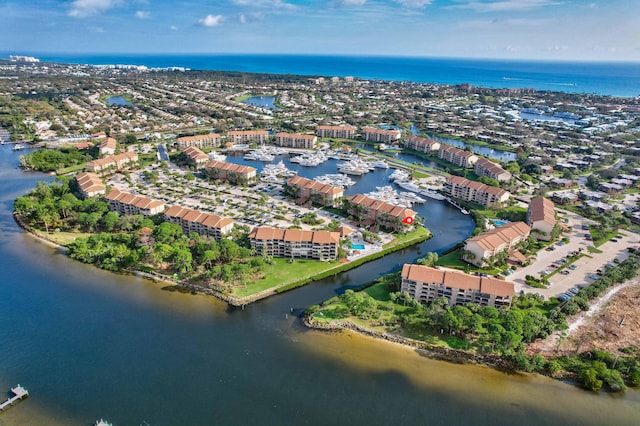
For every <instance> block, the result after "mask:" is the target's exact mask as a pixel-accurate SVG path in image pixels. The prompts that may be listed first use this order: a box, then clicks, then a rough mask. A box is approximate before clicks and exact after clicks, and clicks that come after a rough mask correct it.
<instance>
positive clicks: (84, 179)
mask: <svg viewBox="0 0 640 426" xmlns="http://www.w3.org/2000/svg"><path fill="white" fill-rule="evenodd" d="M76 182H78V190H79V191H80V194H81V195H82V198H89V197H95V196H96V195H100V194H104V193H105V192H106V190H107V187H106V185H105V184H104V183H103V182H102V179H101V178H100V176H98V175H97V174H96V173H90V172H82V173H78V174H77V175H76Z"/></svg>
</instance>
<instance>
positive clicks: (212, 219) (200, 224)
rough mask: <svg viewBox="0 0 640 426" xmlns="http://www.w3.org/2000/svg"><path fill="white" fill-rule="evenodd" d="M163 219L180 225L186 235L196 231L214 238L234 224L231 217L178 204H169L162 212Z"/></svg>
mask: <svg viewBox="0 0 640 426" xmlns="http://www.w3.org/2000/svg"><path fill="white" fill-rule="evenodd" d="M164 220H165V221H166V222H170V223H175V224H178V225H180V227H181V228H182V231H183V232H184V233H185V234H186V235H188V234H190V233H192V232H197V233H198V234H200V235H206V236H209V237H212V238H215V239H216V240H219V239H221V238H223V237H224V236H225V235H227V234H229V232H231V230H232V229H233V225H234V221H233V219H229V218H223V217H220V216H216V215H214V214H209V213H205V212H201V211H199V210H193V209H190V208H187V207H180V206H171V207H170V208H169V209H168V210H167V211H166V212H164Z"/></svg>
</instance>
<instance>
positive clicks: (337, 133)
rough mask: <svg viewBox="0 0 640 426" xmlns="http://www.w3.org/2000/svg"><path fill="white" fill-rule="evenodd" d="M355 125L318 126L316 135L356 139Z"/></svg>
mask: <svg viewBox="0 0 640 426" xmlns="http://www.w3.org/2000/svg"><path fill="white" fill-rule="evenodd" d="M356 130H357V129H356V127H355V126H346V125H345V126H318V127H317V128H316V136H318V137H319V138H342V139H355V138H356Z"/></svg>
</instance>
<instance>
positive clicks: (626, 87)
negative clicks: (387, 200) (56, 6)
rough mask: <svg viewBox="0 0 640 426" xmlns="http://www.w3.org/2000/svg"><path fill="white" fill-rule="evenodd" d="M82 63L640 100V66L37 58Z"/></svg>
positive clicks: (433, 60) (276, 57)
mask: <svg viewBox="0 0 640 426" xmlns="http://www.w3.org/2000/svg"><path fill="white" fill-rule="evenodd" d="M36 56H38V57H39V58H40V59H41V60H45V61H51V62H64V63H78V64H94V65H99V64H128V65H146V66H148V67H173V66H175V67H186V68H191V69H199V70H224V71H245V72H258V73H271V74H296V75H309V76H324V77H331V76H338V77H345V76H353V77H358V78H362V79H379V80H393V81H412V82H420V83H438V84H461V83H468V84H471V85H473V86H478V87H491V88H533V89H537V90H549V91H559V92H571V93H595V94H599V95H611V96H618V97H635V96H640V63H623V62H618V63H603V62H545V61H515V60H509V61H507V60H483V59H447V58H417V57H381V56H311V55H257V54H253V55H248V54H237V55H228V54H225V55H210V54H207V55H205V54H202V55H194V54H189V55H71V54H69V55H66V54H65V55H52V54H42V55H36Z"/></svg>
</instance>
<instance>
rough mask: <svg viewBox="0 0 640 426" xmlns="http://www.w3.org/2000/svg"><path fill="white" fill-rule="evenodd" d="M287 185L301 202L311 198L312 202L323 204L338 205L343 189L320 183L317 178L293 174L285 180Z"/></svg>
mask: <svg viewBox="0 0 640 426" xmlns="http://www.w3.org/2000/svg"><path fill="white" fill-rule="evenodd" d="M287 185H289V187H291V188H292V190H293V191H292V192H295V196H296V198H297V199H298V200H300V201H301V202H306V201H307V200H311V202H313V203H317V204H321V205H323V206H331V207H338V206H339V205H340V202H341V201H342V197H343V195H344V189H342V188H340V187H337V186H332V185H327V184H324V183H320V182H318V181H317V180H311V179H307V178H303V177H301V176H293V177H291V178H289V179H288V180H287Z"/></svg>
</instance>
